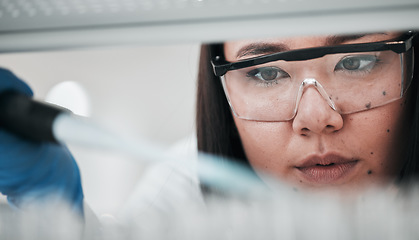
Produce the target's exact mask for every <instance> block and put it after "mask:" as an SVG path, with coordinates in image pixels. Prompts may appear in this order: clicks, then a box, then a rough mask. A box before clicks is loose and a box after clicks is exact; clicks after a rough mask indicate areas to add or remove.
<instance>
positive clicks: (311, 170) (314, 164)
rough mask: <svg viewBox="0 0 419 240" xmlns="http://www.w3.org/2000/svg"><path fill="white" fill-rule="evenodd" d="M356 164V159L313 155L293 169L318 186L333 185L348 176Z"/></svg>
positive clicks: (330, 155)
mask: <svg viewBox="0 0 419 240" xmlns="http://www.w3.org/2000/svg"><path fill="white" fill-rule="evenodd" d="M358 162H359V160H358V159H354V158H345V157H342V156H339V155H334V154H328V155H324V156H317V155H315V156H310V157H308V158H306V159H304V160H303V161H302V163H301V164H300V165H298V166H296V167H295V168H296V169H297V170H298V172H299V173H300V175H301V176H302V177H303V178H304V179H305V180H306V181H309V182H311V183H318V184H333V183H338V182H339V181H341V180H342V179H344V178H345V177H346V176H348V175H349V173H350V172H352V171H353V170H354V168H355V166H356V165H357V164H358Z"/></svg>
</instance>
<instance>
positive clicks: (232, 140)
mask: <svg viewBox="0 0 419 240" xmlns="http://www.w3.org/2000/svg"><path fill="white" fill-rule="evenodd" d="M217 45H219V44H217ZM212 49H213V47H212V45H202V46H201V56H200V62H199V73H198V91H197V106H196V107H197V115H196V123H197V125H196V126H197V140H198V150H199V151H202V152H206V153H210V154H215V155H218V156H222V157H228V158H231V159H234V160H233V161H238V162H241V163H243V164H246V165H248V164H249V163H248V161H247V159H246V156H245V153H244V150H243V147H242V144H241V141H240V137H239V134H238V131H237V129H236V126H235V124H234V120H233V117H232V113H231V111H230V108H229V105H228V102H227V99H226V97H225V94H224V92H223V91H224V90H223V88H222V85H221V81H220V80H219V78H218V77H216V76H215V75H214V73H213V70H212V66H211V62H210V60H211V59H210V56H211V50H212ZM414 59H415V60H416V61H414V75H413V81H412V85H411V86H410V91H411V100H412V101H414V102H413V104H411V105H412V111H413V114H412V122H411V127H410V129H411V130H412V131H411V135H410V136H409V141H408V142H409V144H408V146H407V153H406V155H407V156H406V160H405V164H404V166H403V169H402V171H401V173H400V178H399V179H400V182H406V181H407V180H410V179H412V178H415V177H416V176H417V175H418V174H419V162H418V161H419V108H418V107H419V94H418V91H419V89H418V87H419V84H418V83H417V81H419V44H416V47H415V48H414Z"/></svg>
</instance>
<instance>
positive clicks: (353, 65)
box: [343, 58, 361, 70]
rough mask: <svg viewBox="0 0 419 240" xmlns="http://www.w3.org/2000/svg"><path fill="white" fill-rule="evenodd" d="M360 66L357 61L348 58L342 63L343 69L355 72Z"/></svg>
mask: <svg viewBox="0 0 419 240" xmlns="http://www.w3.org/2000/svg"><path fill="white" fill-rule="evenodd" d="M360 65H361V62H360V61H359V59H353V58H348V59H345V60H344V61H343V67H344V68H345V69H348V70H356V69H358V68H359V66H360Z"/></svg>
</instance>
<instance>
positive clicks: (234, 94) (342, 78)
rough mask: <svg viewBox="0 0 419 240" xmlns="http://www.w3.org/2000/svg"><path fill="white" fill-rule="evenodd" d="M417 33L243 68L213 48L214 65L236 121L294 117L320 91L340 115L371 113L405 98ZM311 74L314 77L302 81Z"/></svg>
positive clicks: (245, 63) (289, 54) (284, 55)
mask: <svg viewBox="0 0 419 240" xmlns="http://www.w3.org/2000/svg"><path fill="white" fill-rule="evenodd" d="M417 35H418V34H417V33H416V32H408V33H405V34H403V35H402V36H400V37H399V38H397V39H393V40H389V41H382V42H370V43H358V44H345V45H336V46H324V47H316V48H306V49H297V50H292V51H286V52H278V53H274V54H269V55H263V56H257V57H253V58H249V59H245V60H242V61H238V62H228V61H226V60H225V57H224V54H223V48H222V45H213V46H212V53H213V54H214V53H215V55H214V56H212V65H213V70H214V73H215V75H216V76H219V77H220V79H221V82H222V85H223V88H224V92H225V94H226V97H227V100H228V102H229V104H230V107H231V110H232V112H233V113H234V114H235V116H237V117H239V118H242V119H247V120H256V121H288V120H291V119H293V118H294V117H295V115H296V113H297V110H298V105H299V102H300V100H301V98H302V96H303V93H304V91H305V90H306V89H307V88H309V87H313V88H315V89H317V90H318V92H319V93H320V95H321V96H322V97H323V98H324V99H325V101H326V102H327V103H328V104H329V106H330V107H331V108H332V109H333V110H335V111H337V112H338V113H340V114H350V113H355V112H360V111H365V110H369V109H372V108H376V107H379V106H383V105H385V104H388V103H390V102H393V101H396V100H398V99H400V98H402V97H403V96H404V94H405V93H406V91H407V89H408V88H409V86H410V83H411V81H412V75H413V50H412V49H413V45H414V43H415V41H417V39H418V37H417ZM303 69H310V71H309V72H310V75H303V74H301V73H302V72H307V71H302V70H303Z"/></svg>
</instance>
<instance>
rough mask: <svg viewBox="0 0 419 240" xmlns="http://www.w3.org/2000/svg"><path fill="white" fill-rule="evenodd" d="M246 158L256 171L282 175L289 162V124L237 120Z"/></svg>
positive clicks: (290, 132)
mask: <svg viewBox="0 0 419 240" xmlns="http://www.w3.org/2000/svg"><path fill="white" fill-rule="evenodd" d="M235 123H236V126H237V129H238V131H239V134H240V138H241V141H242V144H243V148H244V151H245V154H246V157H247V159H248V161H249V163H250V164H251V166H252V167H253V168H255V169H261V170H265V171H268V172H274V173H281V172H284V168H285V166H286V165H287V162H288V159H289V157H288V154H287V152H286V150H287V149H288V146H289V144H290V139H291V136H292V134H293V133H292V127H291V125H290V123H289V122H278V123H267V122H254V121H245V120H241V119H235Z"/></svg>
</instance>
